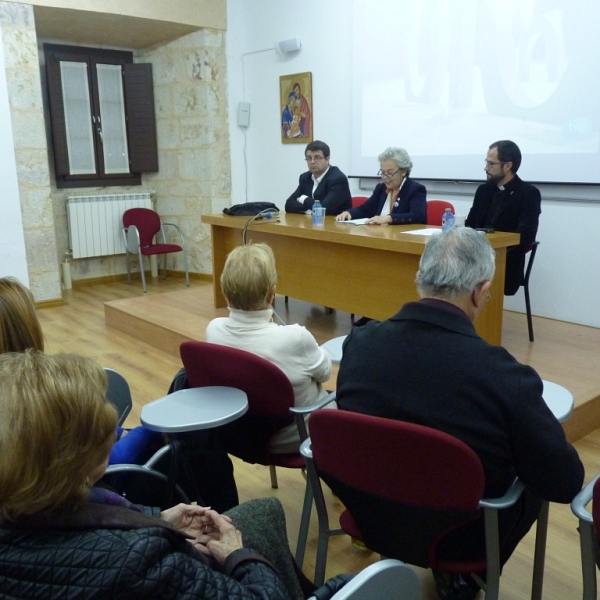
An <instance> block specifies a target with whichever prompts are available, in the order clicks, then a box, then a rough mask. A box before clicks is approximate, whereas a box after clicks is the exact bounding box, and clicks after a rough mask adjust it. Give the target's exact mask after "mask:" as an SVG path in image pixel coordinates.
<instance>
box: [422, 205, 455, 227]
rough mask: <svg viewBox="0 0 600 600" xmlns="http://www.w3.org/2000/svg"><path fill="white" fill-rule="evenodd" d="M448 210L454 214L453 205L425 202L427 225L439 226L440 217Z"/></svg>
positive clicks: (440, 222)
mask: <svg viewBox="0 0 600 600" xmlns="http://www.w3.org/2000/svg"><path fill="white" fill-rule="evenodd" d="M447 208H449V209H450V210H451V211H452V212H453V213H454V205H453V204H452V203H450V202H446V201H445V200H427V225H441V224H442V216H443V214H444V212H445V211H446V209H447Z"/></svg>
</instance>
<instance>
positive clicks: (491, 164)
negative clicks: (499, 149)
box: [485, 160, 506, 167]
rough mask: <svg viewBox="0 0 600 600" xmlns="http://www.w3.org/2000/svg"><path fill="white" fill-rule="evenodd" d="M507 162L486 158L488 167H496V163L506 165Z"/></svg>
mask: <svg viewBox="0 0 600 600" xmlns="http://www.w3.org/2000/svg"><path fill="white" fill-rule="evenodd" d="M505 164H506V163H505V162H494V161H493V160H485V166H486V167H494V166H495V165H505Z"/></svg>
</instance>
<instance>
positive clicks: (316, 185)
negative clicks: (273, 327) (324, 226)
mask: <svg viewBox="0 0 600 600" xmlns="http://www.w3.org/2000/svg"><path fill="white" fill-rule="evenodd" d="M304 157H305V159H306V164H307V166H308V171H307V172H306V173H302V175H300V180H299V181H298V188H297V189H296V191H295V192H294V193H293V194H292V195H291V196H290V197H289V198H288V199H287V200H286V202H285V212H289V213H310V211H311V210H312V206H313V204H314V203H315V200H319V201H320V202H321V204H322V205H323V206H324V207H325V209H326V210H325V214H327V215H339V214H340V213H341V212H343V211H345V210H348V209H350V208H352V196H351V195H350V186H349V185H348V178H347V177H346V176H345V175H344V174H343V173H342V172H341V171H340V170H339V169H338V168H337V167H333V166H331V165H330V164H329V146H328V145H327V144H326V143H325V142H320V141H318V140H315V141H314V142H310V144H308V146H306V150H305V151H304Z"/></svg>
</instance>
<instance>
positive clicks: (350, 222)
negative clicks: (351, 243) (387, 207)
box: [337, 219, 369, 225]
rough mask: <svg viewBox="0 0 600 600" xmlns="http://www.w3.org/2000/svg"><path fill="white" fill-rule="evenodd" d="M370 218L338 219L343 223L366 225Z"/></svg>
mask: <svg viewBox="0 0 600 600" xmlns="http://www.w3.org/2000/svg"><path fill="white" fill-rule="evenodd" d="M368 220H369V219H350V220H349V221H337V223H342V224H343V225H364V224H365V223H366V222H367V221H368Z"/></svg>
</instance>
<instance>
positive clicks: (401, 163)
mask: <svg viewBox="0 0 600 600" xmlns="http://www.w3.org/2000/svg"><path fill="white" fill-rule="evenodd" d="M377 160H378V161H379V162H381V161H383V160H393V161H394V162H395V163H396V164H397V165H398V168H399V169H404V170H405V171H406V174H407V175H410V170H411V169H412V166H413V164H412V161H411V160H410V156H409V155H408V152H407V151H406V150H405V149H404V148H386V149H385V150H384V151H383V152H382V153H381V154H380V155H379V156H378V157H377Z"/></svg>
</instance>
